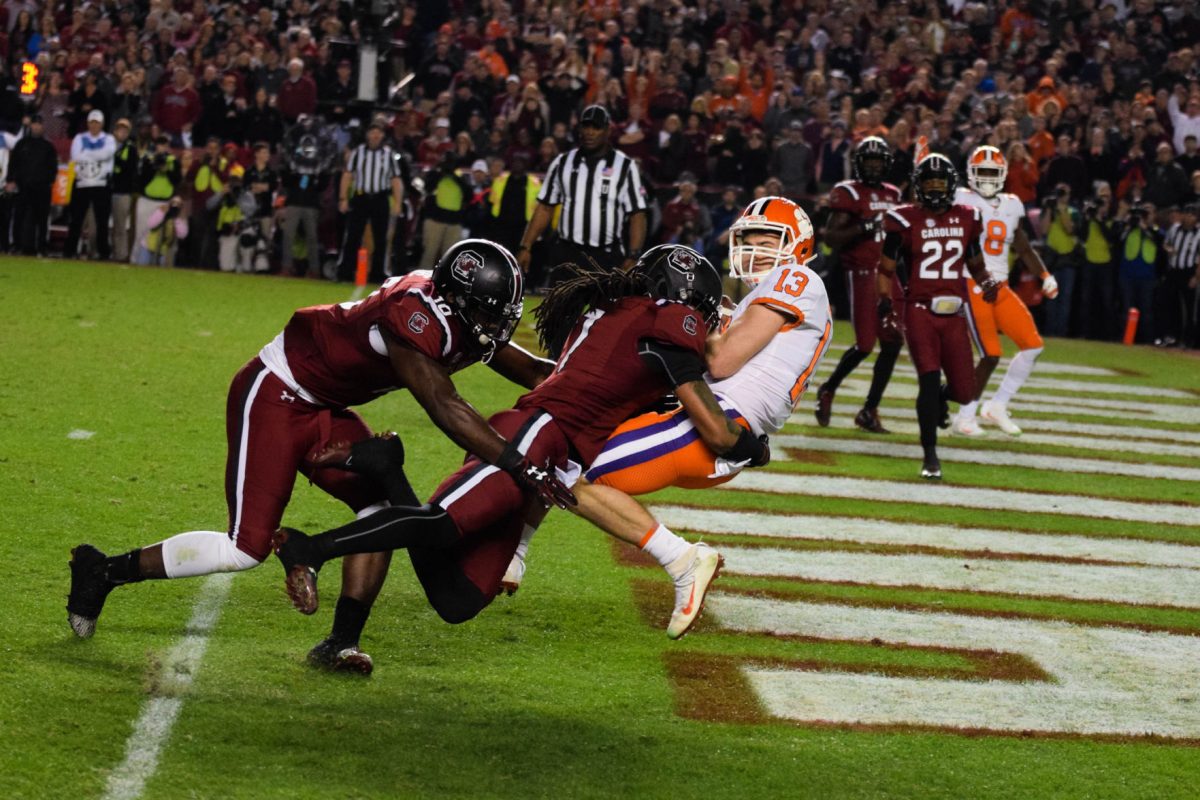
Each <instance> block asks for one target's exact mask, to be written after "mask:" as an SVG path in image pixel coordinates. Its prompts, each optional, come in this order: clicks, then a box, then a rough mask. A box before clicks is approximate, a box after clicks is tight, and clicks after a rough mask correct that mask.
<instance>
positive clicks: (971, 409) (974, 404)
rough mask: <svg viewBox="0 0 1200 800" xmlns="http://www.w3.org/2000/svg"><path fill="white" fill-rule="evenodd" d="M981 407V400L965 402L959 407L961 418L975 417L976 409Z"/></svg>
mask: <svg viewBox="0 0 1200 800" xmlns="http://www.w3.org/2000/svg"><path fill="white" fill-rule="evenodd" d="M978 408H979V401H978V400H972V401H971V402H969V403H963V405H962V406H961V407H960V408H959V409H958V418H959V419H975V410H976V409H978Z"/></svg>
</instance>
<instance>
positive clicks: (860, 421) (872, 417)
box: [854, 406, 891, 433]
mask: <svg viewBox="0 0 1200 800" xmlns="http://www.w3.org/2000/svg"><path fill="white" fill-rule="evenodd" d="M854 424H855V425H857V426H858V427H859V428H861V429H862V430H864V431H866V432H867V433H891V431H889V430H888V429H887V428H885V427H883V423H882V422H880V421H879V409H877V408H866V407H865V406H864V407H863V408H862V410H860V411H859V412H858V413H857V414H855V415H854Z"/></svg>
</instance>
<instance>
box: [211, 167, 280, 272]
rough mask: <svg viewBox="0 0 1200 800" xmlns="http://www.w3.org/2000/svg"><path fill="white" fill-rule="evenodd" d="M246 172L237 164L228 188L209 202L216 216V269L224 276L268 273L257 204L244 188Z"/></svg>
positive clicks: (229, 178) (251, 193) (252, 195)
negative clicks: (229, 273) (226, 273)
mask: <svg viewBox="0 0 1200 800" xmlns="http://www.w3.org/2000/svg"><path fill="white" fill-rule="evenodd" d="M244 175H245V170H243V169H242V167H241V166H240V165H237V164H235V165H234V166H233V168H232V169H230V170H229V177H228V180H227V181H226V184H225V188H224V189H223V190H222V191H221V192H219V193H217V194H214V195H213V196H212V197H210V198H209V199H208V203H207V210H208V211H209V212H210V213H213V214H215V215H216V232H217V265H218V266H219V267H220V268H221V271H222V272H234V271H237V272H250V271H254V272H266V271H267V269H268V264H267V254H266V247H265V246H264V243H263V241H262V235H261V234H260V233H259V230H258V226H257V224H255V222H254V215H255V214H256V213H257V212H258V201H257V200H255V199H254V193H253V192H251V191H249V190H248V189H246V188H245V185H244V182H243V178H244Z"/></svg>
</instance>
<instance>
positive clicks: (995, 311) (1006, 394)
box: [953, 145, 1058, 436]
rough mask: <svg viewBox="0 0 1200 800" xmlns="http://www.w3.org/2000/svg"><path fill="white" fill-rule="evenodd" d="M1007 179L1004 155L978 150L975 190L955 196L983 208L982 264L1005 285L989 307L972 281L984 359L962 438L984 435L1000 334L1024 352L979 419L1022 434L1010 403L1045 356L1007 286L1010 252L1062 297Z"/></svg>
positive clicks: (974, 323) (960, 424)
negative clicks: (981, 424) (985, 392)
mask: <svg viewBox="0 0 1200 800" xmlns="http://www.w3.org/2000/svg"><path fill="white" fill-rule="evenodd" d="M1007 177H1008V162H1007V161H1005V160H1004V156H1003V155H1002V154H1001V153H1000V151H999V150H997V149H996V148H995V147H992V146H991V145H984V146H983V147H977V148H975V151H974V152H973V153H971V157H970V158H969V159H967V183H968V184H969V185H970V188H967V187H965V186H964V187H959V189H958V191H957V192H955V194H954V201H955V202H956V203H958V204H959V205H963V206H971V207H973V208H976V209H978V210H979V213H980V215H981V217H982V220H983V240H982V244H981V248H982V250H983V264H984V266H985V267H986V268H987V271H988V274H989V275H990V276H991V277H992V279H993V280H995V281H997V282H999V284H1000V291H999V294H997V295H996V302H995V304H992V303H985V302H983V300H982V298H981V296H980V295H981V292H980V289H979V287H978V286H977V285H976V284H975V282H974V281H973V280H970V279H967V289H968V291H969V292H970V294H969V295H968V296H969V297H970V304H969V305H968V306H967V323H968V326H969V328H970V331H971V336H972V338H973V339H974V340H975V347H976V349H977V350H979V356H980V358H979V363H978V364H976V365H975V398H974V399H973V400H972V401H971V402H969V403H965V404H964V405H963V407H962V408H960V409H959V410H958V415H957V416H956V417H955V419H954V427H953V431H954V433H958V434H962V435H963V436H979V435H981V434H982V433H983V431H982V430H981V429H980V427H979V423H978V422H976V421H975V410H976V408H978V406H979V399H980V398H981V397H982V396H983V390H984V389H985V388H987V382H988V380H989V379H990V378H991V377H992V371H993V370H995V369H996V364H997V363H999V361H1000V355H1001V353H1002V350H1001V348H1000V336H999V333H1003V334H1004V335H1005V336H1007V337H1008V338H1009V339H1012V340H1013V342H1015V343H1016V345H1017V347H1018V348H1019V352H1018V353H1017V354H1016V355H1015V356H1014V357H1013V360H1012V362H1011V363H1009V365H1008V371H1007V372H1005V373H1004V380H1003V381H1001V382H1000V389H999V390H998V391H997V392H996V393H995V394H994V395H992V399H991V400H988V401H987V402H986V403H984V404H983V408H982V409H980V411H979V415H980V416H981V417H983V418H984V419H986V420H988V421H990V422H994V423H996V425H997V426H998V427H999V428H1000V430H1002V431H1004V432H1005V433H1007V434H1008V435H1009V436H1019V435H1020V434H1021V429H1020V428H1019V427H1017V425H1016V423H1014V422H1013V421H1012V419H1010V418H1009V416H1008V401H1009V400H1011V399H1012V397H1013V395H1015V394H1016V393H1017V392H1018V391H1020V389H1021V386H1022V385H1024V383H1025V379H1026V378H1028V377H1029V373H1031V372H1033V365H1034V362H1036V361H1037V358H1038V356H1039V355H1041V354H1042V337H1041V335H1040V334H1038V329H1037V325H1036V324H1035V323H1034V321H1033V316H1032V315H1031V314H1030V313H1029V309H1028V308H1026V307H1025V304H1024V303H1023V302H1021V298H1020V297H1018V296H1017V293H1016V292H1014V291H1013V290H1012V289H1010V288H1009V285H1008V265H1009V251H1010V249H1011V250H1012V251H1015V252H1016V254H1017V257H1018V258H1020V259H1021V260H1022V261H1024V262H1025V266H1026V267H1027V268H1028V269H1029V270H1031V271H1032V272H1033V273H1034V274H1036V275H1038V276H1040V277H1041V279H1042V292H1043V293H1044V294H1045V295H1046V297H1050V298H1053V297H1055V296H1056V295H1057V294H1058V281H1056V280H1055V279H1054V276H1053V275H1051V274H1050V273H1049V271H1048V270H1047V269H1046V265H1045V264H1043V263H1042V257H1041V256H1039V255H1038V254H1037V251H1036V250H1034V249H1033V245H1031V244H1030V243H1029V233H1028V228H1029V222H1028V221H1027V220H1026V218H1025V205H1024V204H1023V203H1022V202H1021V201H1020V200H1019V199H1018V198H1017V196H1016V195H1013V194H1008V193H1006V192H1002V191H1000V190H1001V189H1003V188H1004V179H1005V178H1007ZM997 332H999V333H997Z"/></svg>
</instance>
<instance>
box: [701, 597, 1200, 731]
mask: <svg viewBox="0 0 1200 800" xmlns="http://www.w3.org/2000/svg"><path fill="white" fill-rule="evenodd" d="M708 609H709V612H710V613H711V614H712V615H713V616H714V617H716V619H717V621H718V622H719V623H720V624H721V626H722V627H724V628H727V629H733V630H739V631H753V632H769V633H777V634H785V635H796V636H805V637H812V638H816V639H826V640H833V641H845V640H852V641H861V642H873V643H877V644H882V645H890V646H893V647H896V646H899V647H949V648H956V649H964V650H972V651H977V652H980V653H981V654H986V653H996V652H1000V653H1015V654H1019V655H1022V656H1024V657H1025V658H1027V659H1029V660H1030V661H1032V662H1034V663H1035V664H1036V665H1037V666H1038V667H1040V668H1041V669H1042V670H1044V671H1045V672H1046V673H1048V674H1049V676H1050V680H1049V681H1014V680H956V679H949V678H911V677H899V676H888V675H879V674H870V673H866V674H851V673H846V672H838V671H836V667H830V668H829V669H828V670H826V671H815V670H800V669H794V670H788V669H779V668H769V669H768V668H762V667H751V666H745V667H743V668H742V672H743V674H744V675H746V677H747V679H748V680H749V682H750V685H751V687H752V688H753V690H754V692H755V694H756V695H758V697H759V698H760V699H761V700H762V702H763V706H764V707H765V709H766V710H767V712H768V713H769V714H771V715H772V716H775V717H777V718H781V719H790V720H795V721H798V722H827V723H828V722H833V723H838V724H848V725H851V724H868V725H927V726H936V727H946V728H951V729H975V730H994V731H1010V732H1021V731H1040V732H1044V733H1067V734H1083V735H1102V734H1109V735H1112V734H1116V735H1140V734H1158V735H1160V736H1169V737H1181V738H1196V737H1200V693H1198V692H1197V690H1196V685H1195V665H1196V664H1197V662H1198V661H1200V637H1195V636H1181V635H1176V634H1170V633H1151V632H1146V631H1137V630H1125V629H1120V628H1105V627H1099V626H1087V625H1074V624H1070V623H1066V622H1058V621H1053V620H1022V619H989V618H987V617H982V616H971V615H965V614H948V613H923V612H916V611H900V610H896V609H885V608H859V607H852V606H838V605H823V604H819V603H803V602H789V601H782V600H768V599H761V598H753V597H740V596H734V595H726V594H722V593H720V592H715V593H713V594H712V595H710V597H709V600H708Z"/></svg>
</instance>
